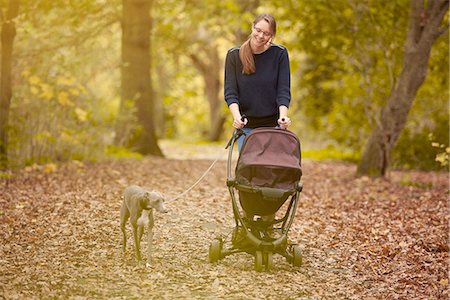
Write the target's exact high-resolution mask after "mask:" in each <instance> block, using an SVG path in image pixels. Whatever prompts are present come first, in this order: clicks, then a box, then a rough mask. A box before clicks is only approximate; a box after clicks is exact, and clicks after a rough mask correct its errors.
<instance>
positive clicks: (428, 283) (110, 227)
mask: <svg viewBox="0 0 450 300" xmlns="http://www.w3.org/2000/svg"><path fill="white" fill-rule="evenodd" d="M212 161H213V160H210V159H208V160H192V159H161V158H151V157H149V158H145V159H143V160H126V161H112V162H104V163H96V164H81V163H72V164H67V165H61V166H58V167H48V168H47V169H46V168H41V167H36V166H35V167H34V168H29V169H27V170H24V171H23V172H20V173H18V174H13V176H10V177H8V178H4V179H2V181H0V186H1V187H0V188H1V190H2V193H1V196H0V240H1V244H0V298H5V299H23V298H29V299H32V298H37V299H39V298H73V299H91V298H102V299H110V298H120V299H122V298H124V299H127V298H155V299H174V298H175V299H306V298H317V299H321V298H329V299H447V298H448V295H449V294H448V293H449V286H448V250H449V249H448V243H447V242H448V229H449V228H448V224H449V222H448V221H449V220H448V215H449V214H448V207H447V192H448V177H447V174H443V173H421V172H410V173H406V172H391V174H390V178H389V179H388V180H387V179H376V180H370V179H368V178H365V177H362V178H355V177H354V176H353V174H354V171H355V166H354V165H351V164H344V163H336V162H326V163H323V162H313V161H305V162H304V166H303V171H304V176H303V181H304V192H303V193H302V195H301V198H300V204H299V208H298V209H297V215H296V220H295V222H294V224H293V226H292V228H291V232H290V233H289V240H290V241H292V242H295V243H299V244H300V246H301V248H302V253H303V260H304V265H303V266H302V267H300V268H294V267H292V266H291V265H290V264H289V263H288V262H287V261H286V260H285V259H284V258H283V257H280V256H277V255H276V256H274V267H273V270H272V271H271V272H269V273H257V272H255V271H254V270H253V257H252V256H250V255H248V254H245V253H241V254H236V255H232V256H229V257H226V258H225V259H223V260H220V261H219V262H218V263H217V264H210V263H208V246H209V243H210V242H211V240H212V239H213V238H215V237H216V236H217V235H225V236H226V235H227V234H229V233H230V231H231V229H232V227H233V225H234V219H233V216H232V211H231V201H230V198H229V194H228V190H227V188H226V184H225V181H226V162H225V161H219V162H217V164H216V165H215V166H214V168H213V169H212V170H211V172H210V173H209V174H208V176H206V177H205V178H204V180H203V181H202V182H201V183H200V184H199V185H198V186H197V187H195V188H194V189H193V190H192V191H190V192H189V193H188V194H186V195H185V196H184V197H182V198H180V199H178V200H176V201H174V202H172V203H169V204H168V206H169V208H170V212H169V213H167V214H156V215H155V216H156V220H155V222H156V225H155V226H156V227H155V230H154V239H155V243H154V256H153V260H152V265H151V267H150V268H147V267H146V266H145V261H144V263H142V264H138V263H136V262H135V259H134V253H133V250H132V240H131V238H130V237H131V230H130V228H129V225H128V226H127V230H128V237H129V239H128V249H127V252H126V253H125V254H122V252H121V232H120V229H119V208H120V204H121V200H120V195H121V193H122V191H123V189H124V188H125V187H126V186H127V185H130V184H138V185H142V186H147V187H149V188H151V189H156V190H160V191H162V192H163V193H166V194H167V195H168V196H169V198H171V197H175V196H177V195H179V194H180V193H182V192H183V191H185V190H186V189H187V188H188V187H190V186H191V184H192V183H194V182H195V181H196V180H197V179H198V178H199V177H200V176H201V175H202V174H203V172H204V171H205V170H206V169H207V168H208V167H209V166H210V164H211V163H212ZM405 178H407V179H408V182H417V183H421V182H423V183H426V184H408V185H405V184H404V180H405ZM402 182H403V183H402ZM142 247H144V248H145V247H146V243H145V242H144V243H143V246H142ZM143 253H145V251H144V252H143Z"/></svg>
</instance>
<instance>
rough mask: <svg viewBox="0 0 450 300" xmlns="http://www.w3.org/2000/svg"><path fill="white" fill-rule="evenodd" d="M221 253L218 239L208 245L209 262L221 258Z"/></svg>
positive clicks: (220, 242)
mask: <svg viewBox="0 0 450 300" xmlns="http://www.w3.org/2000/svg"><path fill="white" fill-rule="evenodd" d="M221 252H222V241H221V240H219V239H215V240H213V241H212V242H211V244H210V245H209V262H212V263H213V262H216V261H218V260H219V259H220V258H221V257H220V256H221Z"/></svg>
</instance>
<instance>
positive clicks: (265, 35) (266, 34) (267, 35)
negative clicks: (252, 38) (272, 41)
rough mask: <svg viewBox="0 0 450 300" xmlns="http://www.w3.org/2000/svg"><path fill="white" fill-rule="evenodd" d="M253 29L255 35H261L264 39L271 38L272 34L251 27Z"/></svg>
mask: <svg viewBox="0 0 450 300" xmlns="http://www.w3.org/2000/svg"><path fill="white" fill-rule="evenodd" d="M253 29H254V30H255V31H256V33H257V34H260V33H262V34H263V36H264V37H266V38H268V37H271V36H272V34H271V33H270V32H267V31H264V30H262V29H261V28H258V27H255V26H253Z"/></svg>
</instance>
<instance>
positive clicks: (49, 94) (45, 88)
mask: <svg viewBox="0 0 450 300" xmlns="http://www.w3.org/2000/svg"><path fill="white" fill-rule="evenodd" d="M41 87H42V93H41V94H40V95H39V96H40V97H41V98H42V99H44V100H50V99H52V98H53V96H54V92H53V87H51V86H50V85H49V84H42V86H41Z"/></svg>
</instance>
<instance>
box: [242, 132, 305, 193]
mask: <svg viewBox="0 0 450 300" xmlns="http://www.w3.org/2000/svg"><path fill="white" fill-rule="evenodd" d="M235 173H236V180H237V181H238V183H239V184H244V185H251V186H262V187H271V188H279V189H292V188H294V187H295V184H297V183H298V182H299V181H300V178H301V176H302V169H301V150H300V141H299V139H298V138H297V136H296V135H295V134H294V133H292V132H290V131H288V130H283V129H276V128H258V129H255V130H252V131H251V132H250V134H249V135H248V136H247V137H246V138H245V141H244V144H243V146H242V149H241V153H240V156H239V159H238V162H237V165H236V171H235Z"/></svg>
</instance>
